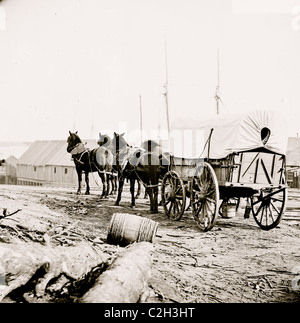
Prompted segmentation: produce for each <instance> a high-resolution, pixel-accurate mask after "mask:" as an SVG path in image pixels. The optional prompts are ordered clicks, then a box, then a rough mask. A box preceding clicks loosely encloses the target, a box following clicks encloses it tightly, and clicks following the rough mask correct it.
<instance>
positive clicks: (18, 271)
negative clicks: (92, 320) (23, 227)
mask: <svg viewBox="0 0 300 323" xmlns="http://www.w3.org/2000/svg"><path fill="white" fill-rule="evenodd" d="M0 259H1V262H0V266H1V267H0V275H1V277H2V280H1V283H0V301H1V300H2V299H3V298H4V297H5V296H7V295H10V297H11V298H12V299H21V300H22V301H24V300H23V299H22V298H23V297H25V301H29V298H30V297H31V298H33V297H34V296H36V297H43V296H45V294H46V292H49V293H50V294H55V293H58V291H60V293H61V294H63V293H65V292H68V293H71V289H72V288H73V289H74V286H75V285H76V284H79V282H82V281H84V280H85V279H87V277H88V276H89V274H90V273H91V272H92V271H93V270H95V269H96V268H99V269H104V268H105V265H106V261H107V256H106V255H105V254H104V253H103V252H102V251H101V250H99V249H97V248H96V247H91V246H90V245H88V244H80V245H78V246H76V247H51V246H43V245H41V244H37V243H26V244H24V243H22V244H0Z"/></svg>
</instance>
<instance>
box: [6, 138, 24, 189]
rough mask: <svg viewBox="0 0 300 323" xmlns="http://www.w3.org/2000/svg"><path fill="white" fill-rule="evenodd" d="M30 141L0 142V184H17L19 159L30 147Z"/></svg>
mask: <svg viewBox="0 0 300 323" xmlns="http://www.w3.org/2000/svg"><path fill="white" fill-rule="evenodd" d="M29 146H30V143H28V142H0V161H3V160H4V161H5V162H3V163H0V164H1V165H0V184H17V160H18V158H19V157H20V156H21V155H22V154H23V153H24V152H25V151H26V150H27V149H28V147H29Z"/></svg>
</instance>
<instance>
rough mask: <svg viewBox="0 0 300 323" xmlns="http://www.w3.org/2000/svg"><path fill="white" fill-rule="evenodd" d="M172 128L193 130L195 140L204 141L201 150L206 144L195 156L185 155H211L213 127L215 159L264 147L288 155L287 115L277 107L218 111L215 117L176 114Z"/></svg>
mask: <svg viewBox="0 0 300 323" xmlns="http://www.w3.org/2000/svg"><path fill="white" fill-rule="evenodd" d="M171 129H172V132H171V134H172V133H174V132H176V131H177V133H178V131H179V132H180V133H181V135H182V136H183V137H184V134H185V133H191V132H192V135H191V136H190V138H191V139H192V140H190V142H191V141H193V142H192V143H191V144H192V145H193V146H195V145H196V146H197V145H198V146H199V144H200V145H201V150H203V149H204V148H205V149H204V151H203V154H202V155H201V156H199V155H195V153H194V154H193V156H191V155H189V156H186V155H185V154H182V156H181V157H208V145H207V146H205V142H206V140H207V139H208V138H209V135H210V132H211V131H212V135H211V141H210V146H209V148H210V149H209V158H211V159H222V158H225V157H226V156H228V155H229V154H231V153H234V152H242V151H249V150H257V149H261V148H265V149H267V150H268V151H271V152H273V153H276V154H281V155H285V154H286V149H287V142H288V137H287V124H286V122H285V119H284V118H283V117H282V115H280V114H279V113H277V112H275V111H265V110H257V111H255V112H252V113H249V114H238V115H237V114H227V115H216V116H214V117H211V118H203V117H201V116H197V115H186V116H184V117H179V118H176V119H175V120H174V122H173V123H172V126H171ZM212 129H213V130H212ZM266 134H267V137H266ZM200 137H201V138H203V139H202V140H200V141H199V140H196V139H195V138H200ZM184 141H185V142H186V140H184V139H183V141H182V142H184ZM195 141H196V142H195ZM177 146H178V145H177ZM177 155H178V154H177Z"/></svg>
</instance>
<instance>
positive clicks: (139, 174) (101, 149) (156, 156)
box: [67, 131, 169, 213]
mask: <svg viewBox="0 0 300 323" xmlns="http://www.w3.org/2000/svg"><path fill="white" fill-rule="evenodd" d="M69 134H70V135H69V137H68V139H67V142H68V147H67V151H68V152H69V153H70V154H71V155H72V158H73V161H74V163H75V167H76V171H77V175H78V190H77V194H80V193H81V183H82V173H83V172H84V173H85V182H86V192H85V194H90V187H89V173H90V172H98V174H99V176H100V178H101V181H102V184H103V185H102V187H103V189H102V195H101V197H102V198H104V197H107V196H108V195H109V194H112V193H116V192H117V199H116V202H115V204H116V205H119V203H120V201H121V195H122V191H123V186H124V181H125V180H126V179H127V180H129V182H130V193H131V206H132V207H134V206H135V198H136V197H135V182H136V181H137V182H138V184H139V185H140V183H142V184H143V185H144V186H145V189H146V193H147V195H148V196H149V199H150V211H151V212H153V213H156V212H158V186H159V179H160V178H162V176H163V175H164V174H165V173H166V172H167V170H168V165H169V158H168V157H169V156H168V155H165V154H161V153H160V152H159V145H158V144H157V143H156V142H155V141H152V140H148V141H146V142H145V143H144V144H143V145H142V147H138V148H136V147H132V146H130V145H129V144H128V143H127V142H126V140H125V138H124V134H117V133H114V137H113V139H111V138H110V137H109V136H108V135H102V134H101V133H100V134H99V140H98V145H99V146H98V147H97V148H95V149H92V150H90V149H88V148H87V147H86V146H85V145H84V143H83V142H82V141H81V139H80V137H79V136H78V134H77V132H75V133H72V132H70V131H69ZM117 178H118V184H119V185H117ZM110 186H112V187H110ZM117 187H118V189H117Z"/></svg>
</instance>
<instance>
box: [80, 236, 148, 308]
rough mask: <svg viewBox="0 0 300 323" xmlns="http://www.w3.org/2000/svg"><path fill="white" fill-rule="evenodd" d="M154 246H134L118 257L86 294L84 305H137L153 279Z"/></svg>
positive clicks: (140, 243) (136, 244)
mask: <svg viewBox="0 0 300 323" xmlns="http://www.w3.org/2000/svg"><path fill="white" fill-rule="evenodd" d="M152 252H153V245H152V244H151V243H149V242H139V243H134V244H131V245H129V246H128V247H126V248H125V249H124V250H123V251H122V253H120V254H118V256H117V257H116V258H115V260H114V261H113V262H112V264H111V265H110V267H109V268H108V269H107V270H106V271H105V272H103V273H102V274H101V275H100V276H99V277H98V278H97V279H96V281H95V284H94V286H93V287H92V288H90V289H89V291H88V292H87V293H86V294H84V295H83V297H82V298H81V300H80V302H82V303H136V302H138V301H139V299H140V297H141V295H142V294H143V293H144V292H145V291H146V289H147V285H148V280H149V278H150V276H151V267H152Z"/></svg>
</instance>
